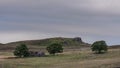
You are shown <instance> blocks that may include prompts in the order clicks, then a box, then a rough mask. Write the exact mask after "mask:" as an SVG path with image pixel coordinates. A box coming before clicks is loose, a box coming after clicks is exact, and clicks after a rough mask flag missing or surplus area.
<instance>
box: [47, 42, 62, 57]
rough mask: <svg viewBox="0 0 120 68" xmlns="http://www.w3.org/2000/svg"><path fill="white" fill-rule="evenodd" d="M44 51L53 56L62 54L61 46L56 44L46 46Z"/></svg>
mask: <svg viewBox="0 0 120 68" xmlns="http://www.w3.org/2000/svg"><path fill="white" fill-rule="evenodd" d="M46 49H47V51H48V52H49V54H53V55H55V53H62V52H63V48H62V45H61V44H58V43H53V44H51V45H49V46H47V48H46Z"/></svg>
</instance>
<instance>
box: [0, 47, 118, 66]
mask: <svg viewBox="0 0 120 68" xmlns="http://www.w3.org/2000/svg"><path fill="white" fill-rule="evenodd" d="M0 55H4V56H5V55H7V56H8V55H9V56H12V54H11V53H9V52H5V53H4V52H2V53H0ZM114 67H120V49H110V50H109V52H108V53H106V54H93V53H92V52H91V51H90V50H89V49H88V50H86V49H85V50H73V51H70V50H69V51H66V52H64V53H63V54H59V55H56V56H47V57H31V58H17V59H16V58H15V59H5V60H3V61H0V68H114Z"/></svg>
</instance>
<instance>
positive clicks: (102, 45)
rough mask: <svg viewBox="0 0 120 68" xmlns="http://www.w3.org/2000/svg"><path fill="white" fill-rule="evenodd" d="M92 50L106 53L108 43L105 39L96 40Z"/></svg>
mask: <svg viewBox="0 0 120 68" xmlns="http://www.w3.org/2000/svg"><path fill="white" fill-rule="evenodd" d="M91 49H92V51H95V53H98V54H100V53H104V52H107V44H106V42H105V41H96V42H94V43H93V44H92V46H91Z"/></svg>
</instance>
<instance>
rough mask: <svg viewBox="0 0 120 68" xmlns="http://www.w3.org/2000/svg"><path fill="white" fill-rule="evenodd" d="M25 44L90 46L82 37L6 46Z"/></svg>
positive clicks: (28, 41)
mask: <svg viewBox="0 0 120 68" xmlns="http://www.w3.org/2000/svg"><path fill="white" fill-rule="evenodd" d="M21 43H24V44H26V45H38V46H47V45H49V44H51V43H61V44H62V45H63V46H79V45H80V46H89V44H88V43H85V42H83V41H82V39H81V38H80V37H75V38H64V37H55V38H47V39H41V40H26V41H18V42H11V43H7V44H6V45H18V44H21Z"/></svg>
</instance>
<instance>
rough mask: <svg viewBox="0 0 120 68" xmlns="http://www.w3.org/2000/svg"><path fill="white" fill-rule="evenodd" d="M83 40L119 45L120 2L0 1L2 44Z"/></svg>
mask: <svg viewBox="0 0 120 68" xmlns="http://www.w3.org/2000/svg"><path fill="white" fill-rule="evenodd" d="M50 37H81V38H82V39H83V40H84V41H85V42H88V43H93V42H94V41H96V40H105V41H107V43H108V44H109V45H113V44H120V0H0V42H1V43H8V42H13V41H19V40H31V39H43V38H50Z"/></svg>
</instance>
